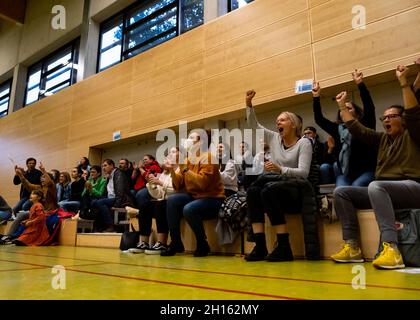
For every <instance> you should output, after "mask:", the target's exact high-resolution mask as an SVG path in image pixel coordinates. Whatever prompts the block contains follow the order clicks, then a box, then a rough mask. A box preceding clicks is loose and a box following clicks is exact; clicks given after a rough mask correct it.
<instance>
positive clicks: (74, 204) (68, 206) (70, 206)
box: [58, 200, 80, 213]
mask: <svg viewBox="0 0 420 320" xmlns="http://www.w3.org/2000/svg"><path fill="white" fill-rule="evenodd" d="M58 206H59V207H60V208H62V209H63V210H64V211H66V212H75V213H76V212H77V211H78V210H79V209H80V201H70V200H64V201H60V202H59V203H58Z"/></svg>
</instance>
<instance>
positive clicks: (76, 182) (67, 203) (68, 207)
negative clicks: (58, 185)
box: [58, 167, 87, 213]
mask: <svg viewBox="0 0 420 320" xmlns="http://www.w3.org/2000/svg"><path fill="white" fill-rule="evenodd" d="M82 174H83V175H84V176H83V177H82ZM71 177H72V179H73V182H72V183H71V184H70V199H69V200H64V201H61V202H59V203H58V205H59V206H60V208H62V209H63V210H64V211H67V212H74V213H77V211H79V209H80V204H81V202H82V192H83V190H84V188H85V183H86V180H85V179H86V177H87V173H86V172H85V173H83V172H82V171H81V170H80V169H79V168H77V167H75V168H73V169H72V170H71Z"/></svg>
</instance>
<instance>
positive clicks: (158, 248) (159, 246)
mask: <svg viewBox="0 0 420 320" xmlns="http://www.w3.org/2000/svg"><path fill="white" fill-rule="evenodd" d="M164 250H167V246H165V245H164V244H163V243H162V242H160V241H158V242H156V243H155V244H154V245H153V246H152V247H150V248H149V249H146V250H144V253H145V254H151V255H155V254H160V253H161V252H162V251H164Z"/></svg>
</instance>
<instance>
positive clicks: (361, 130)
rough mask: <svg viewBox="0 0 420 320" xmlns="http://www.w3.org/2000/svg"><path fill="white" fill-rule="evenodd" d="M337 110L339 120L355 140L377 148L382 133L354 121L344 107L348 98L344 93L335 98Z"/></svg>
mask: <svg viewBox="0 0 420 320" xmlns="http://www.w3.org/2000/svg"><path fill="white" fill-rule="evenodd" d="M336 101H337V104H338V108H339V110H340V115H341V119H343V121H344V122H345V124H346V127H347V128H348V129H349V131H350V133H351V134H352V135H353V136H354V138H355V139H358V140H361V141H363V142H364V143H366V144H368V145H371V146H373V147H374V148H378V146H379V143H380V141H381V137H382V134H383V133H379V132H376V131H375V130H373V129H370V128H367V127H365V126H364V125H362V124H361V123H360V122H359V121H358V120H355V119H354V118H353V116H352V115H351V114H350V112H349V110H348V109H347V107H346V103H347V102H349V98H348V95H347V92H346V91H343V92H340V93H339V94H338V95H337V96H336Z"/></svg>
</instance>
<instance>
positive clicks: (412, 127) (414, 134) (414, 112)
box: [396, 66, 420, 145]
mask: <svg viewBox="0 0 420 320" xmlns="http://www.w3.org/2000/svg"><path fill="white" fill-rule="evenodd" d="M407 74H408V68H407V67H405V66H398V67H397V70H396V75H397V78H398V81H399V82H400V86H401V89H402V94H403V99H404V108H405V112H404V114H403V117H404V120H405V125H406V127H407V130H408V133H409V134H410V137H411V138H412V139H413V140H414V141H415V142H416V143H417V145H420V130H419V126H420V106H419V103H418V101H417V99H416V96H415V94H414V92H413V90H412V89H411V87H410V85H409V84H408V81H407Z"/></svg>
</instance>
